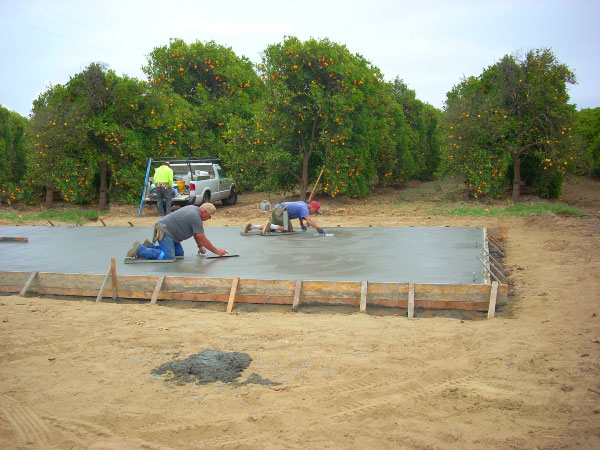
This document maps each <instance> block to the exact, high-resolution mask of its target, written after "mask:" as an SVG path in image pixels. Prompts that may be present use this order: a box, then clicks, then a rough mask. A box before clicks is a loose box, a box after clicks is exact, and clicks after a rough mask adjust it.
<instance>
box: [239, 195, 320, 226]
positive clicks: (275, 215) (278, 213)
mask: <svg viewBox="0 0 600 450" xmlns="http://www.w3.org/2000/svg"><path fill="white" fill-rule="evenodd" d="M319 209H321V205H320V204H319V202H317V201H316V200H313V201H311V202H309V203H306V202H283V203H278V204H277V205H275V207H274V208H273V212H272V213H271V218H270V219H269V220H267V223H266V224H265V225H253V224H251V223H250V222H248V223H247V224H246V226H245V227H244V233H247V232H248V231H250V230H261V233H262V234H266V233H271V232H276V231H281V232H286V231H294V227H293V226H292V223H291V219H299V220H300V228H302V231H306V228H307V227H306V225H304V221H306V223H307V224H308V225H310V226H311V227H313V228H314V229H315V230H317V232H318V233H319V234H325V231H324V230H323V228H321V227H319V225H317V224H316V222H315V221H314V220H312V218H311V217H310V216H311V215H315V214H318V213H319Z"/></svg>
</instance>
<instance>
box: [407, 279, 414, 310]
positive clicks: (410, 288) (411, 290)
mask: <svg viewBox="0 0 600 450" xmlns="http://www.w3.org/2000/svg"><path fill="white" fill-rule="evenodd" d="M414 317H415V283H408V318H409V319H413V318H414Z"/></svg>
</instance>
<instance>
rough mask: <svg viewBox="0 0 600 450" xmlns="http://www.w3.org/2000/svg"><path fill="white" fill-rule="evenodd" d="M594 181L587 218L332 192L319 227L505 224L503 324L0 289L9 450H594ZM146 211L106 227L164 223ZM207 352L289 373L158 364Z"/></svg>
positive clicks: (597, 320)
mask: <svg viewBox="0 0 600 450" xmlns="http://www.w3.org/2000/svg"><path fill="white" fill-rule="evenodd" d="M598 188H599V184H598V183H597V182H594V181H590V180H583V181H580V182H578V183H575V184H569V185H568V186H565V192H564V194H563V200H564V201H565V202H567V203H570V204H573V205H575V206H578V207H580V208H582V210H583V211H584V212H585V213H586V216H584V217H566V216H558V215H555V214H547V215H544V216H528V217H508V218H507V217H499V218H488V217H458V218H456V217H441V216H436V215H431V214H429V213H428V207H429V206H431V205H428V204H427V203H425V202H421V201H419V200H418V199H412V200H411V201H408V202H405V201H401V199H400V198H399V197H398V195H400V194H396V193H395V191H381V192H379V193H378V194H377V195H376V196H374V197H373V198H372V199H371V200H370V201H368V202H351V201H343V200H336V201H335V202H334V201H328V200H325V199H324V200H323V201H322V204H323V209H324V212H325V214H324V215H323V216H322V217H319V218H318V219H317V220H318V222H319V224H321V225H322V226H324V227H336V226H338V225H340V226H368V225H373V226H399V227H401V226H410V225H419V226H423V225H426V226H444V225H450V226H485V227H489V228H497V229H500V228H501V227H503V229H504V236H505V246H506V251H507V256H506V259H505V261H504V262H505V266H506V268H507V270H508V273H509V280H510V304H509V306H508V307H506V308H505V309H504V310H503V311H501V312H500V314H499V315H498V316H497V317H496V318H494V319H492V320H484V319H481V320H466V319H465V320H461V319H456V318H443V317H423V318H418V319H413V320H408V319H407V318H406V317H403V316H401V315H395V316H394V315H392V316H377V315H371V314H361V313H358V312H351V313H349V312H348V311H346V310H340V311H336V310H335V309H334V310H328V311H320V312H317V313H310V314H309V313H292V312H290V311H289V310H288V309H287V308H278V309H268V308H260V307H259V308H255V309H250V310H245V311H242V310H240V311H237V312H235V313H234V314H226V313H225V312H223V311H224V306H222V305H218V307H209V305H203V306H201V307H187V308H183V307H172V306H151V305H149V304H147V303H126V302H122V303H109V302H102V303H95V302H94V301H93V299H76V300H73V299H71V300H67V299H57V298H39V297H18V296H15V295H9V296H1V297H0V447H1V448H3V449H15V448H19V449H20V448H24V449H25V448H26V449H71V448H74V449H79V448H86V449H137V448H140V449H196V448H227V449H228V448H236V449H238V448H239V449H257V448H260V449H271V448H289V449H296V448H298V449H300V448H303V449H305V448H311V449H313V448H314V449H322V448H328V449H332V448H345V449H348V448H349V449H387V448H389V449H403V448H406V449H464V448H477V449H481V448H484V449H485V448H512V449H537V448H539V449H598V448H600V359H599V356H600V304H599V301H600V287H599V283H598V280H600V233H599V232H600V190H599V189H598ZM263 198H269V199H270V200H271V201H272V202H275V201H276V200H278V199H277V198H275V197H268V196H266V195H265V196H261V195H260V194H252V195H242V196H240V201H239V204H238V205H236V206H234V207H229V208H224V207H219V208H218V214H217V216H216V217H215V218H214V220H212V221H211V223H207V228H206V230H207V235H208V237H209V238H210V226H215V225H220V226H223V225H229V226H241V225H243V224H244V223H245V222H246V221H247V220H250V219H256V221H260V220H264V218H265V215H264V213H261V211H260V210H258V203H259V202H260V200H261V199H263ZM135 211H136V210H135V209H134V208H131V207H129V208H127V207H116V206H115V207H113V208H112V209H111V212H110V214H108V215H106V216H102V220H103V221H104V223H105V224H106V225H107V226H110V225H127V223H128V222H132V223H133V224H134V225H151V224H152V223H154V221H155V220H156V218H157V217H156V213H155V212H154V211H148V212H145V215H144V217H141V218H138V217H136V216H135ZM91 226H102V224H99V223H94V224H93V225H91ZM215 244H217V245H219V246H220V245H223V246H226V245H225V244H223V243H215ZM206 349H216V350H220V351H223V352H234V351H235V352H243V353H246V354H248V355H249V356H250V357H251V358H252V362H251V363H250V366H249V367H248V369H246V371H244V372H243V374H242V375H241V377H240V379H239V380H240V381H243V380H245V379H247V378H248V377H249V376H250V375H251V374H257V375H258V376H260V377H262V379H265V380H271V381H276V382H278V383H280V384H279V385H263V384H246V385H242V386H234V385H232V384H228V383H222V382H216V383H211V384H205V385H196V384H193V383H189V384H177V383H175V382H174V381H173V380H169V379H168V378H165V377H160V376H157V375H155V374H152V373H151V371H152V369H154V368H157V367H158V366H160V365H161V364H163V363H164V362H166V361H171V360H175V359H184V358H186V357H188V356H190V355H192V354H195V353H199V352H201V351H203V350H206Z"/></svg>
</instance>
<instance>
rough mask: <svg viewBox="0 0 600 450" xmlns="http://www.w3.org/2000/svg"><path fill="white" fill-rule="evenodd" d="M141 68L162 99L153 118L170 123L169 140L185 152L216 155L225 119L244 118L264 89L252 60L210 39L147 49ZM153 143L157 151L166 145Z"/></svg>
mask: <svg viewBox="0 0 600 450" xmlns="http://www.w3.org/2000/svg"><path fill="white" fill-rule="evenodd" d="M144 71H145V73H146V74H147V75H148V77H149V79H150V86H151V91H157V92H158V93H157V95H156V96H157V97H158V98H159V99H160V100H161V101H159V102H156V103H155V105H156V108H155V110H154V111H155V113H156V116H155V117H153V119H152V122H154V123H162V124H165V123H169V122H170V123H169V125H168V126H167V127H166V129H167V130H169V140H168V145H174V144H172V143H171V142H172V141H176V142H182V143H183V145H184V147H185V149H186V151H185V152H184V154H185V156H209V154H210V156H221V152H222V147H223V145H224V143H223V134H224V132H225V130H226V129H227V126H228V123H229V121H230V120H232V119H233V118H236V117H241V118H244V119H248V118H249V117H250V116H251V111H252V104H253V102H256V101H257V100H258V99H259V98H260V96H261V95H262V92H263V86H262V81H261V80H260V78H259V77H258V75H257V74H256V72H255V70H254V68H253V66H252V63H251V62H250V61H249V60H248V59H246V58H244V57H242V58H240V57H238V56H237V55H236V54H235V53H234V52H233V50H231V48H228V47H224V46H221V45H218V44H216V43H215V42H213V41H211V42H207V43H202V42H195V43H193V44H189V45H188V44H186V43H185V42H184V41H183V40H181V39H173V40H171V42H170V43H169V45H168V46H163V47H157V48H155V49H154V50H153V51H152V52H151V53H150V55H149V57H148V65H147V66H145V67H144ZM167 105H168V107H167ZM159 109H160V111H159ZM153 114H154V113H153ZM175 127H177V128H179V130H176V129H175ZM177 132H178V133H177ZM176 134H180V136H176ZM158 143H159V144H162V146H161V145H159V148H160V150H162V149H163V148H164V146H166V145H167V144H166V143H164V142H160V141H159V142H158ZM167 153H168V152H167ZM159 154H163V153H159ZM170 154H171V155H173V154H175V152H171V153H170Z"/></svg>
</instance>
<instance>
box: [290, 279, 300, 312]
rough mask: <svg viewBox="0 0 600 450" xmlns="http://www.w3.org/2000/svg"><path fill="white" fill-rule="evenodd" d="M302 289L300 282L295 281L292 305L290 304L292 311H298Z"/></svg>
mask: <svg viewBox="0 0 600 450" xmlns="http://www.w3.org/2000/svg"><path fill="white" fill-rule="evenodd" d="M301 289H302V280H296V290H295V291H294V303H293V304H292V311H296V310H297V309H298V305H300V290H301Z"/></svg>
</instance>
